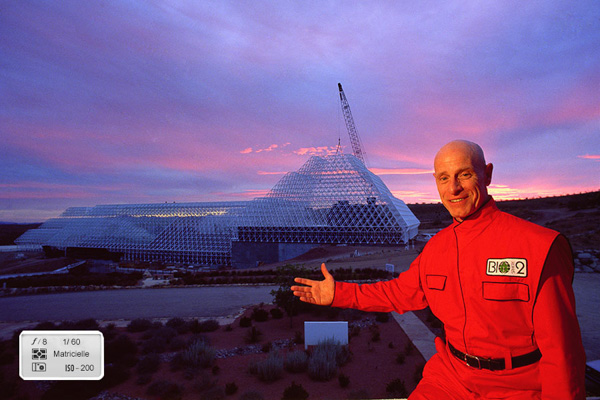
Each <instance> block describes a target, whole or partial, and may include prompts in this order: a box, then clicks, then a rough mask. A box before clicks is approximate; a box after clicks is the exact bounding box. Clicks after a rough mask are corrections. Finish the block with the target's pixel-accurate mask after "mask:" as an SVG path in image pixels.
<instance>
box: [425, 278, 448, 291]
mask: <svg viewBox="0 0 600 400" xmlns="http://www.w3.org/2000/svg"><path fill="white" fill-rule="evenodd" d="M425 280H426V282H427V288H429V289H433V290H444V289H445V288H446V275H425Z"/></svg>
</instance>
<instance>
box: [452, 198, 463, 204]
mask: <svg viewBox="0 0 600 400" xmlns="http://www.w3.org/2000/svg"><path fill="white" fill-rule="evenodd" d="M463 200H465V199H452V200H450V203H460V202H461V201H463Z"/></svg>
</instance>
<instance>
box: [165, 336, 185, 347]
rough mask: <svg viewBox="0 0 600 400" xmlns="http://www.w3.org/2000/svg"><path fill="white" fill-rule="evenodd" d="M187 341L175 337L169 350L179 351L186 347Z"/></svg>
mask: <svg viewBox="0 0 600 400" xmlns="http://www.w3.org/2000/svg"><path fill="white" fill-rule="evenodd" d="M185 344H186V342H185V339H183V338H180V337H179V336H178V337H174V338H173V339H172V340H171V343H169V350H171V351H178V350H181V349H183V348H184V347H185Z"/></svg>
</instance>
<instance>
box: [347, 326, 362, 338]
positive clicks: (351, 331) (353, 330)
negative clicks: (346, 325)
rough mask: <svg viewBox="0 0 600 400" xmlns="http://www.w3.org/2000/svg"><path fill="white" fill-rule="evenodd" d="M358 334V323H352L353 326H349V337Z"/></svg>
mask: <svg viewBox="0 0 600 400" xmlns="http://www.w3.org/2000/svg"><path fill="white" fill-rule="evenodd" d="M358 335H360V326H358V325H353V326H352V327H351V328H350V332H349V336H350V337H351V338H353V337H356V336H358Z"/></svg>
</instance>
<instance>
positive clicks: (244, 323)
mask: <svg viewBox="0 0 600 400" xmlns="http://www.w3.org/2000/svg"><path fill="white" fill-rule="evenodd" d="M251 326H252V319H251V318H250V317H242V318H240V327H242V328H249V327H251Z"/></svg>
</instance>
